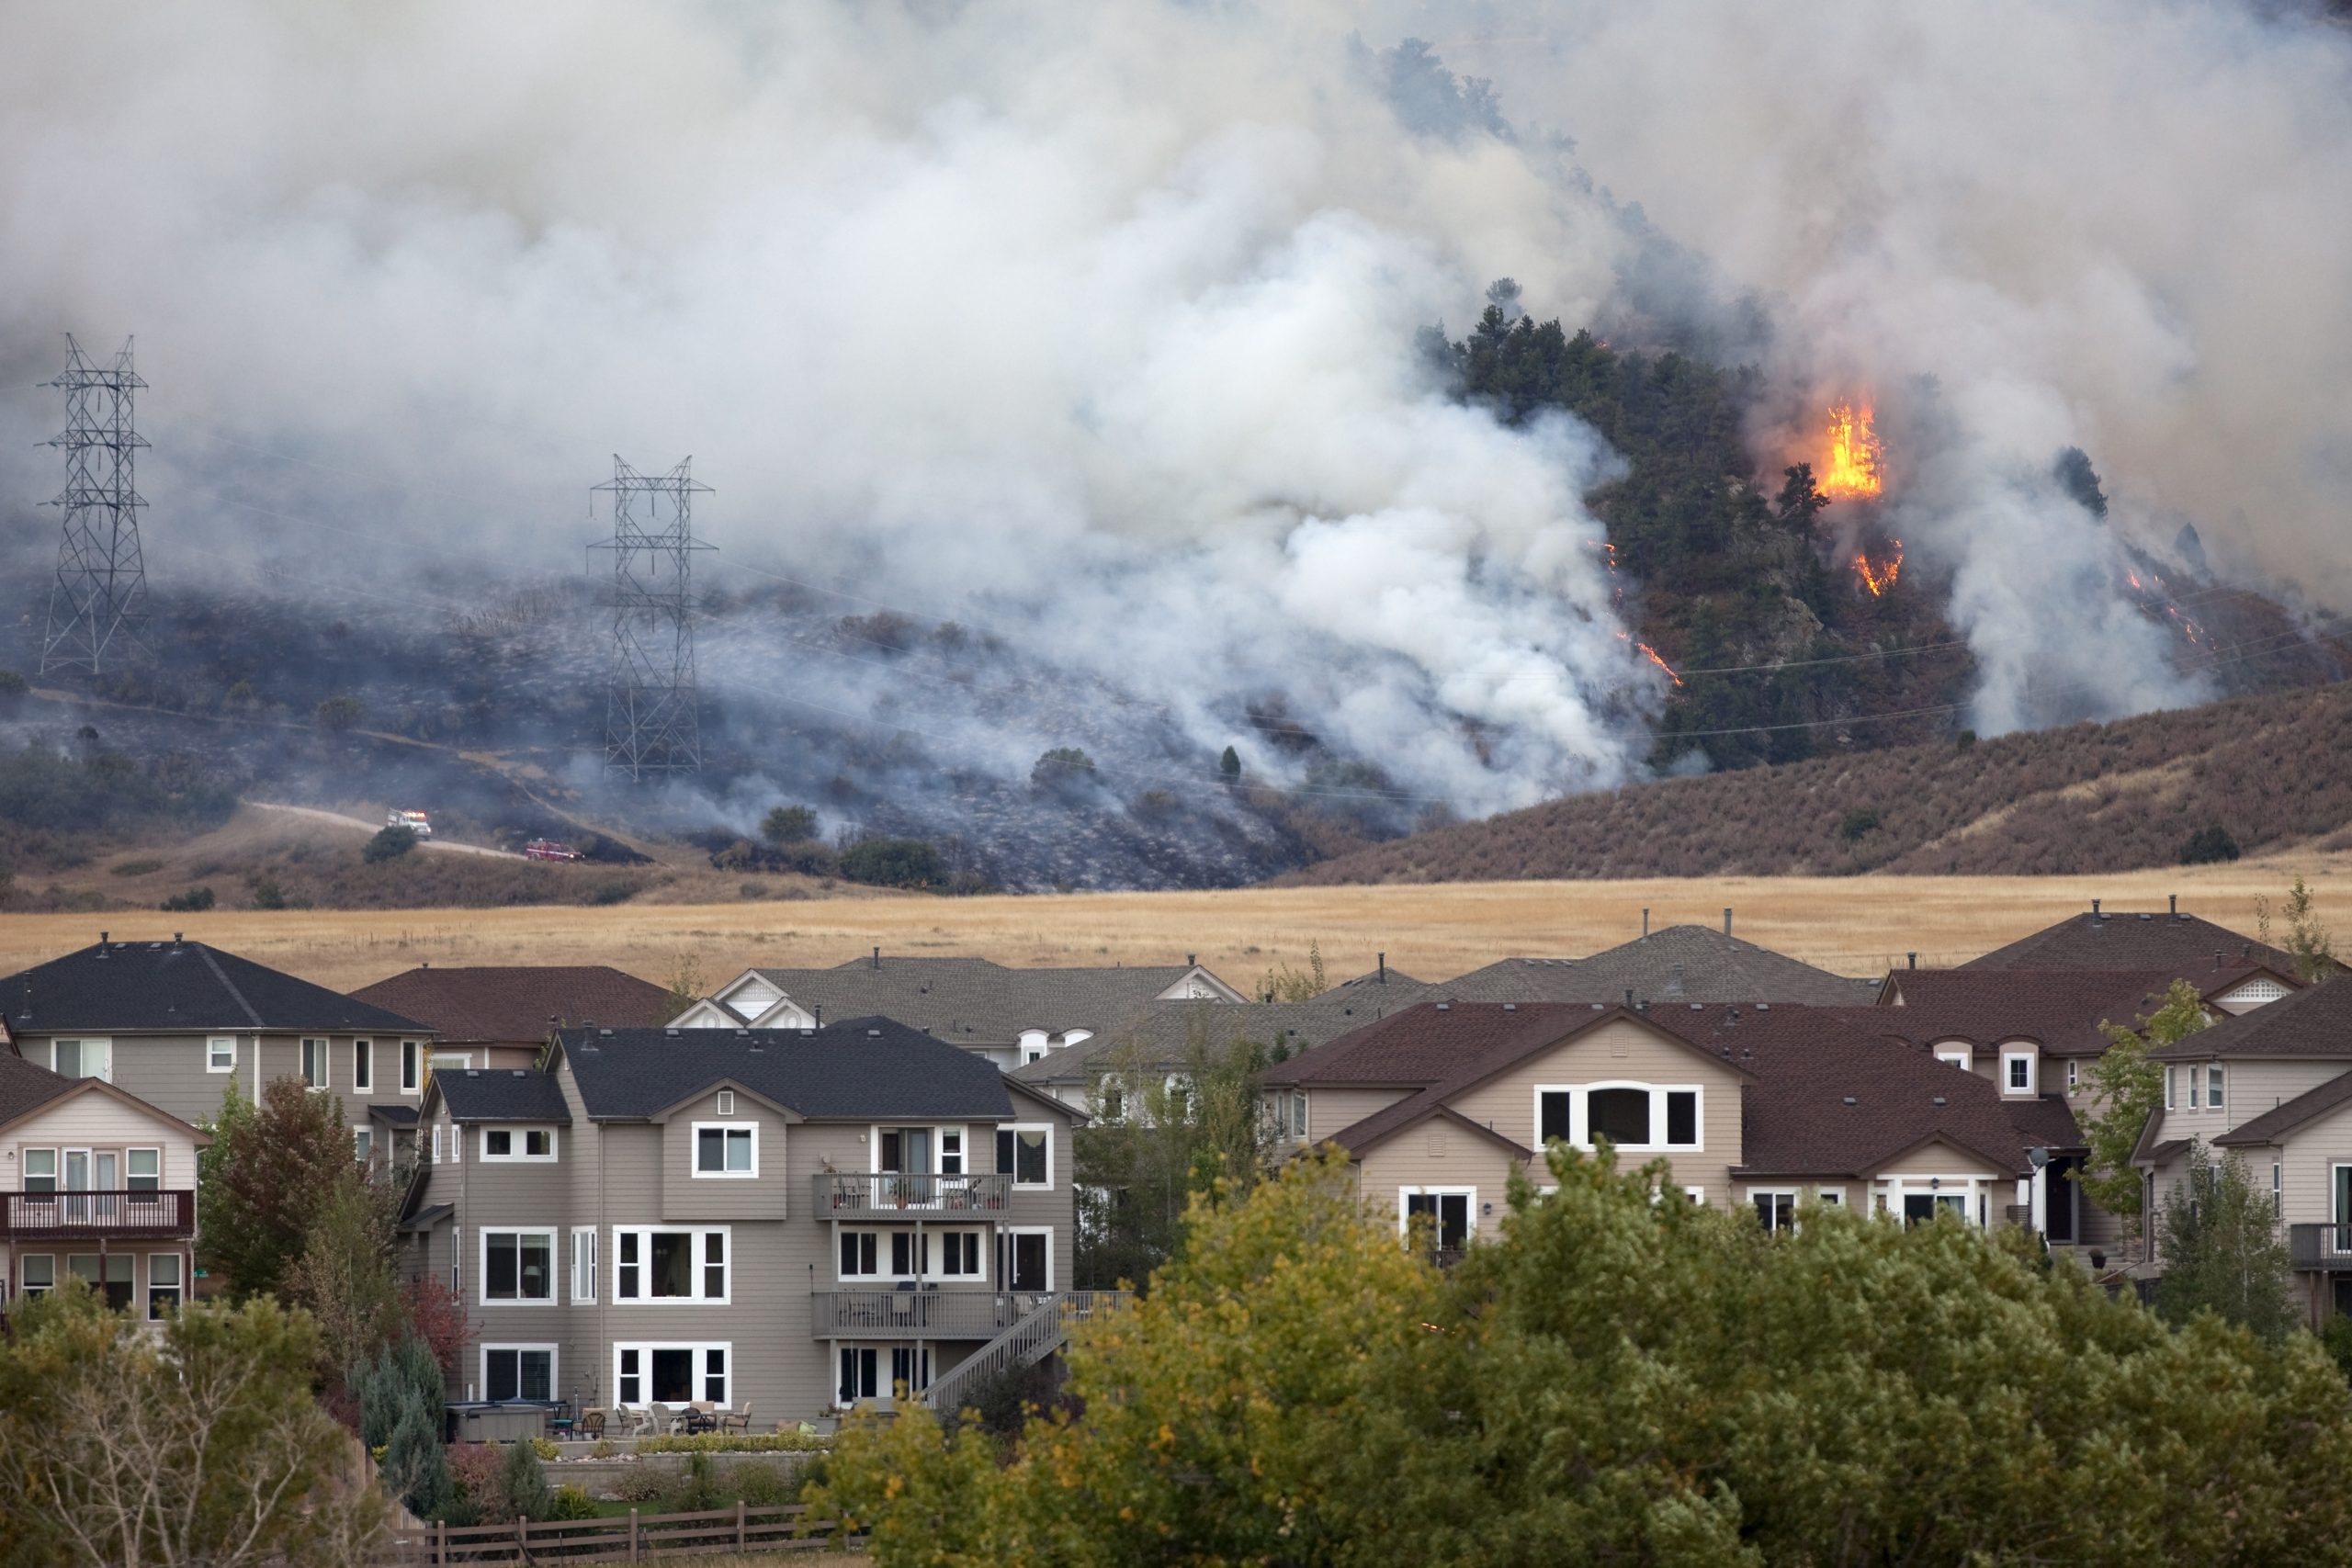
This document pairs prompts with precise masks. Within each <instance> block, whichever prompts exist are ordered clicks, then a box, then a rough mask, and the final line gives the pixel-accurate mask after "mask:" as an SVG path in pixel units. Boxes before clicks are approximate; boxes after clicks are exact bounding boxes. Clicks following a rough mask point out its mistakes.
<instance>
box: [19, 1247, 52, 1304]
mask: <svg viewBox="0 0 2352 1568" xmlns="http://www.w3.org/2000/svg"><path fill="white" fill-rule="evenodd" d="M17 1289H18V1290H19V1291H22V1292H24V1293H25V1294H26V1295H28V1296H45V1295H47V1294H49V1292H51V1291H53V1290H55V1289H57V1258H56V1257H55V1256H54V1255H52V1254H51V1253H46V1252H35V1253H31V1254H28V1256H26V1257H23V1258H17Z"/></svg>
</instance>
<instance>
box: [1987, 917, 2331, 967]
mask: <svg viewBox="0 0 2352 1568" xmlns="http://www.w3.org/2000/svg"><path fill="white" fill-rule="evenodd" d="M2216 953H2220V954H2221V955H2222V959H2223V961H2224V962H2226V961H2227V960H2229V959H2232V958H2245V957H2251V958H2255V959H2259V960H2261V961H2262V962H2263V963H2265V964H2268V965H2269V966H2270V967H2271V968H2273V969H2276V970H2278V972H2279V973H2280V974H2282V975H2292V974H2293V973H2294V972H2295V960H2294V956H2293V955H2292V954H2291V953H2282V952H2280V951H2279V950H2278V949H2277V948H2275V947H2268V946H2266V945H2264V944H2263V943H2261V942H2249V941H2247V940H2246V939H2245V937H2242V936H2240V935H2239V934H2238V933H2237V932H2235V931H2232V930H2230V929H2229V928H2228V927H2227V926H2217V925H2215V924H2214V923H2213V922H2212V921H2211V920H2208V919H2200V918H2199V917H2198V916H2196V915H2184V914H2181V913H2179V912H2178V911H2177V910H2166V911H2163V912H2161V913H2160V912H2157V911H2154V910H2150V911H2145V912H2143V911H2140V910H2136V909H2131V910H2122V911H2118V912H2115V913H2107V912H2102V911H2086V912H2085V913H2083V914H2079V915H2071V916H2069V917H2067V918H2066V919H2063V920H2060V921H2059V922H2058V923H2057V924H2056V925H2054V926H2044V927H2043V928H2042V929H2041V930H2040V931H2035V932H2034V933H2033V934H2032V935H2031V936H2025V937H2019V938H2018V940H2017V941H2015V942H2011V943H2009V944H2008V945H2007V947H1996V948H1995V949H1994V950H1993V951H1992V952H1990V953H1986V954H1985V955H1984V956H1983V957H1982V958H1973V959H1971V960H1969V962H1968V963H1966V964H1962V965H1961V967H1962V968H1963V969H2163V970H2166V971H2168V972H2170V973H2172V974H2176V975H2184V976H2188V978H2190V979H2192V980H2194V979H2197V978H2198V976H2199V975H2200V974H2201V973H2202V972H2204V971H2205V970H2207V969H2209V968H2211V967H2212V966H2213V963H2214V954H2216Z"/></svg>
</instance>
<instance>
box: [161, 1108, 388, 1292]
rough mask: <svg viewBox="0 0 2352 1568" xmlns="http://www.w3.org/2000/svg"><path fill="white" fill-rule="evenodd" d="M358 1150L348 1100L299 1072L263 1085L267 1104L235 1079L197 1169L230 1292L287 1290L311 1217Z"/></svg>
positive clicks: (207, 1225)
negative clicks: (244, 1093) (243, 1091)
mask: <svg viewBox="0 0 2352 1568" xmlns="http://www.w3.org/2000/svg"><path fill="white" fill-rule="evenodd" d="M356 1159H357V1152H356V1148H355V1146H354V1145H353V1141H352V1136H351V1129H350V1128H349V1127H348V1126H346V1125H345V1122H344V1118H343V1101H342V1100H340V1099H339V1098H337V1097H336V1096H334V1095H333V1094H326V1093H321V1092H319V1091H317V1090H314V1089H311V1088H310V1087H309V1086H308V1085H307V1084H305V1083H303V1082H302V1080H301V1079H300V1078H278V1079H276V1080H274V1081H272V1082H270V1083H267V1084H265V1085H263V1086H262V1098H261V1104H260V1105H259V1106H254V1105H253V1104H252V1103H251V1102H250V1101H246V1100H243V1098H242V1097H241V1096H240V1095H239V1094H238V1092H237V1090H236V1088H235V1086H234V1085H233V1084H232V1085H231V1086H230V1087H229V1089H226V1090H225V1091H224V1092H223V1094H222V1097H221V1102H220V1121H219V1122H218V1123H216V1125H215V1127H214V1129H213V1134H212V1146H211V1148H210V1149H209V1150H208V1151H207V1152H206V1157H205V1160H204V1163H203V1164H202V1166H201V1167H200V1168H199V1169H198V1176H199V1190H198V1199H197V1202H198V1208H199V1209H200V1211H201V1212H202V1213H203V1215H204V1227H203V1231H202V1243H201V1245H202V1248H203V1253H204V1258H205V1261H206V1264H207V1266H208V1267H209V1268H211V1269H217V1270H218V1271H219V1272H220V1275H221V1277H222V1278H223V1279H224V1280H226V1282H227V1284H228V1287H229V1290H230V1292H231V1293H232V1294H234V1295H238V1296H250V1295H259V1294H270V1295H279V1296H283V1295H285V1294H286V1291H287V1280H288V1273H289V1271H290V1270H291V1269H292V1268H293V1266H294V1262H295V1260H296V1259H297V1258H300V1257H301V1256H302V1251H303V1248H304V1247H307V1246H308V1245H309V1241H310V1234H311V1221H312V1220H314V1219H315V1218H317V1217H318V1214H319V1212H320V1210H321V1209H322V1206H323V1205H324V1204H325V1202H326V1201H327V1200H328V1199H329V1198H330V1197H331V1196H333V1195H334V1192H335V1191H336V1190H337V1186H338V1183H340V1182H342V1181H343V1180H344V1179H346V1178H347V1177H348V1176H349V1175H350V1173H351V1170H352V1167H353V1165H354V1163H355V1162H356Z"/></svg>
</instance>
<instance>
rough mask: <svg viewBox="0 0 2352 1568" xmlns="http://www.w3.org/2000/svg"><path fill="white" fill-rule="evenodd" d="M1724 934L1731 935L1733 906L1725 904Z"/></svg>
mask: <svg viewBox="0 0 2352 1568" xmlns="http://www.w3.org/2000/svg"><path fill="white" fill-rule="evenodd" d="M1724 935H1725V936H1729V935H1731V906H1730V905H1728V904H1726V905H1724Z"/></svg>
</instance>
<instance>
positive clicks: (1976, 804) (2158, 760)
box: [1281, 682, 2352, 885]
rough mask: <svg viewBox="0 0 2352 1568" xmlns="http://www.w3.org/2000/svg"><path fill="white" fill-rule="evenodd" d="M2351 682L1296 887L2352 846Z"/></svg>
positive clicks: (1858, 768) (1583, 799)
mask: <svg viewBox="0 0 2352 1568" xmlns="http://www.w3.org/2000/svg"><path fill="white" fill-rule="evenodd" d="M2347 762H2352V683H2346V682H2337V683H2335V684H2333V685H2328V686H2320V687H2312V688H2310V689H2306V690H2302V691H2291V692H2280V693H2275V694H2269V695H2266V696H2257V697H2245V698H2239V699H2236V700H2234V701H2231V702H2225V703H2217V704H2214V705H2210V706H2207V707H2200V708H2193V709H2188V710H2184V711H2180V712H2173V713H2154V714H2146V715H2143V716H2140V717H2137V718H2131V719H2124V720H2120V721H2119V722H2116V723H2112V724H2098V725H2094V724H2078V725H2073V726H2070V727H2068V728H2064V729H2050V730H2041V731H2038V732H2034V733H2029V734H2020V735H2009V736H2004V737H2002V738H2001V739H1996V740H1986V741H1982V742H1978V743H1975V744H1973V745H1971V744H1964V743H1956V742H1953V741H1938V742H1929V743H1924V744H1918V745H1911V746H1902V747H1894V748H1889V749H1887V750H1880V751H1871V752H1864V753H1861V754H1860V755H1856V756H1851V757H1841V758H1820V759H1815V760H1813V761H1804V762H1793V763H1787V764H1783V765H1780V766H1772V767H1757V768H1749V769H1745V770H1742V771H1739V772H1736V773H1716V774H1712V775H1709V776H1706V777H1702V778H1695V779H1681V780H1674V781H1671V782H1667V783H1661V784H1642V785H1637V786H1634V787H1630V788H1627V789H1623V790H1618V791H1614V792H1611V793H1608V794H1599V795H1574V796H1568V797H1566V798H1563V799H1560V800H1555V801H1551V802H1548V803H1546V804H1544V805H1543V806H1538V807H1531V808H1530V809H1528V810H1525V811H1516V812H1511V813H1510V814H1508V815H1505V816H1501V817H1496V818H1489V819H1488V820H1487V821H1484V822H1473V823H1464V824H1461V825H1458V826H1455V827H1451V828H1444V829H1438V830H1436V831H1432V832H1427V833H1421V834H1417V835H1415V836H1414V837H1412V838H1409V839H1403V840H1397V841H1396V842H1393V843H1387V844H1382V845H1378V846H1376V847H1374V848H1372V849H1368V850H1363V851H1360V852H1355V853H1352V854H1348V855H1342V856H1340V857H1338V858H1336V859H1333V860H1330V861H1327V862H1325V863H1322V864H1319V865H1317V866H1313V867H1310V868H1308V869H1306V870H1304V871H1300V872H1295V873H1293V874H1290V875H1289V876H1286V877H1284V878H1283V879H1281V880H1282V881H1283V882H1284V883H1288V884H1293V885H1310V884H1337V883H1377V882H1403V883H1414V882H1421V883H1427V882H1475V881H1492V880H1515V879H1521V878H1535V877H1579V878H1582V877H1624V876H1723V875H1740V874H1746V875H1798V874H1810V875H1847V874H1856V873H1860V872H1892V873H1905V874H1979V875H2023V874H2082V873H2089V872H2101V871H2124V870H2132V869H2138V868H2145V867H2154V866H2166V865H2175V864H2177V863H2180V861H2181V858H2182V853H2183V849H2184V846H2185V845H2186V843H2187V841H2188V839H2189V838H2190V837H2191V835H2194V834H2199V833H2202V832H2205V831H2206V830H2208V829H2214V828H2218V829H2221V830H2222V832H2223V833H2224V834H2226V835H2227V836H2228V837H2229V839H2230V840H2232V841H2233V843H2234V844H2235V845H2236V846H2237V847H2238V848H2239V849H2240V850H2242V851H2243V852H2245V853H2246V854H2249V855H2252V854H2259V853H2267V852H2277V851H2281V850H2285V849H2288V848H2290V847H2295V846H2301V845H2310V846H2312V847H2315V848H2317V849H2321V850H2334V849H2341V848H2345V847H2347V846H2352V767H2347Z"/></svg>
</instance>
